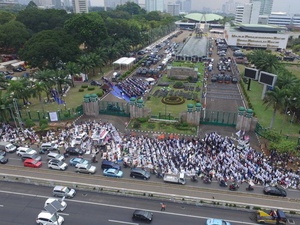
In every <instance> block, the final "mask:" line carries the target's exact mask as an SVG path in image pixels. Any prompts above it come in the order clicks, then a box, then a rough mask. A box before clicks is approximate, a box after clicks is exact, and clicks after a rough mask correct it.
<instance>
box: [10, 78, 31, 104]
mask: <svg viewBox="0 0 300 225" xmlns="http://www.w3.org/2000/svg"><path fill="white" fill-rule="evenodd" d="M8 92H9V93H11V95H12V96H13V97H14V98H16V99H22V100H23V103H24V105H26V104H27V102H28V99H29V98H30V97H31V96H32V90H31V84H30V81H29V79H26V78H22V79H20V80H12V81H10V85H9V87H8Z"/></svg>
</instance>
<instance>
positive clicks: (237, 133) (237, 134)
mask: <svg viewBox="0 0 300 225" xmlns="http://www.w3.org/2000/svg"><path fill="white" fill-rule="evenodd" d="M235 134H236V136H238V138H240V136H241V130H239V131H238V132H236V133H235Z"/></svg>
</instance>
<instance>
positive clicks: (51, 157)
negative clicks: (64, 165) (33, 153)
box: [47, 152, 65, 161]
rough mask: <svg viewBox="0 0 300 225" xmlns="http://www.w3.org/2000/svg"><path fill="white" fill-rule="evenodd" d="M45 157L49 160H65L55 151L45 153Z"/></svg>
mask: <svg viewBox="0 0 300 225" xmlns="http://www.w3.org/2000/svg"><path fill="white" fill-rule="evenodd" d="M47 159H48V160H51V159H58V160H59V161H65V157H64V156H63V155H61V154H58V153H56V152H50V153H48V155H47Z"/></svg>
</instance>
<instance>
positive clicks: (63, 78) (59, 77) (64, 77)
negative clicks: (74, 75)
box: [53, 70, 72, 96]
mask: <svg viewBox="0 0 300 225" xmlns="http://www.w3.org/2000/svg"><path fill="white" fill-rule="evenodd" d="M53 72H54V76H53V81H54V82H55V84H56V85H57V89H58V93H59V94H60V95H61V96H62V95H63V92H62V86H63V85H71V83H72V82H71V80H70V79H69V78H68V74H67V72H66V71H65V70H55V71H53Z"/></svg>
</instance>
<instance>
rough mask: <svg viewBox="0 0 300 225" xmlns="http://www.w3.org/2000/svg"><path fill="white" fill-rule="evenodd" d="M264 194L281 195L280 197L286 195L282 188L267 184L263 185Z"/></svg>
mask: <svg viewBox="0 0 300 225" xmlns="http://www.w3.org/2000/svg"><path fill="white" fill-rule="evenodd" d="M264 194H266V195H275V196H282V197H286V195H287V194H286V190H284V189H283V188H281V187H279V186H274V187H273V186H267V187H264Z"/></svg>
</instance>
